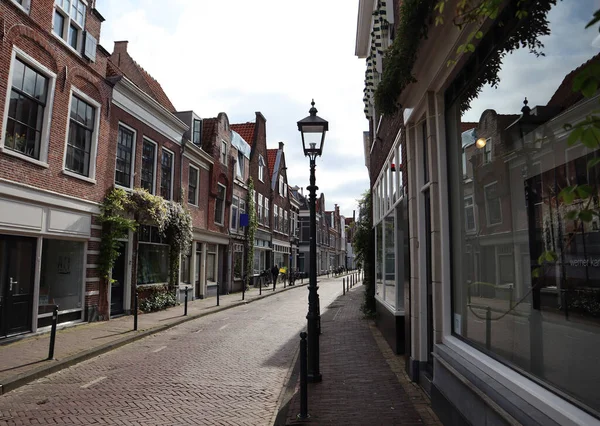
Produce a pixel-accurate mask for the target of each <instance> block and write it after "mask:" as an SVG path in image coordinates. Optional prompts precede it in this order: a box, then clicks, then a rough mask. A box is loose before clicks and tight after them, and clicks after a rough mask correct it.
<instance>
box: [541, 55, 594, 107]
mask: <svg viewBox="0 0 600 426" xmlns="http://www.w3.org/2000/svg"><path fill="white" fill-rule="evenodd" d="M598 62H600V53H599V54H597V55H596V56H594V57H592V58H591V59H590V60H588V61H587V62H585V63H584V64H582V65H580V66H579V67H577V68H576V69H574V70H573V71H571V72H570V73H569V74H567V75H566V76H565V78H564V79H563V81H562V83H561V84H560V86H558V89H556V92H554V95H552V98H550V100H549V101H548V104H547V106H556V107H562V108H568V107H570V106H571V105H574V104H576V103H577V102H579V101H580V100H581V99H582V98H583V95H582V94H581V92H575V91H573V80H575V77H576V76H577V74H579V72H580V71H582V70H583V69H584V68H585V67H587V66H588V65H591V64H593V63H598Z"/></svg>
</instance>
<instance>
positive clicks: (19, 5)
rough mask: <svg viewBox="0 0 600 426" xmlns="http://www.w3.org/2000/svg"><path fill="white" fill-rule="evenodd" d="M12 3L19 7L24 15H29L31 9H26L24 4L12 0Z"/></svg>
mask: <svg viewBox="0 0 600 426" xmlns="http://www.w3.org/2000/svg"><path fill="white" fill-rule="evenodd" d="M11 3H12V4H14V5H15V6H17V7H18V8H19V9H21V11H22V12H23V13H25V14H27V15H29V8H25V6H23V5H22V4H19V3H17V2H16V1H15V0H12V2H11Z"/></svg>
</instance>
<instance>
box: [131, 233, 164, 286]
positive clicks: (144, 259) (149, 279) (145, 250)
mask: <svg viewBox="0 0 600 426" xmlns="http://www.w3.org/2000/svg"><path fill="white" fill-rule="evenodd" d="M138 240H139V248H138V265H137V283H138V285H141V284H165V283H167V282H168V281H169V246H168V245H167V244H165V243H164V240H163V237H162V235H161V234H160V231H159V230H158V228H157V227H155V226H145V225H142V226H140V229H139V232H138Z"/></svg>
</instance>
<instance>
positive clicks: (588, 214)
mask: <svg viewBox="0 0 600 426" xmlns="http://www.w3.org/2000/svg"><path fill="white" fill-rule="evenodd" d="M579 218H580V219H581V220H583V221H584V222H591V221H592V219H593V218H594V213H593V212H592V211H591V210H589V209H585V210H581V211H580V212H579Z"/></svg>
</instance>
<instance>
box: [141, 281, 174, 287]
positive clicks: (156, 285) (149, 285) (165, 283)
mask: <svg viewBox="0 0 600 426" xmlns="http://www.w3.org/2000/svg"><path fill="white" fill-rule="evenodd" d="M168 284H169V283H168V282H164V283H151V284H137V285H136V287H137V288H150V287H158V286H160V285H168Z"/></svg>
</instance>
